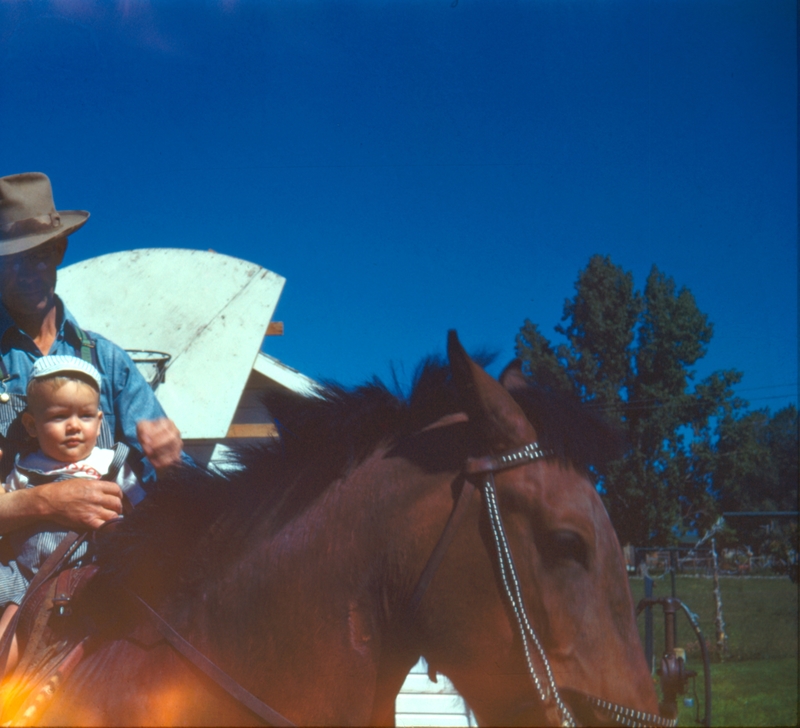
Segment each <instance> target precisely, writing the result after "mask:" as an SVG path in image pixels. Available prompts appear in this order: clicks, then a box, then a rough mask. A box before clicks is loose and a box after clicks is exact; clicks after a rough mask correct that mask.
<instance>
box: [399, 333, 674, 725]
mask: <svg viewBox="0 0 800 728" xmlns="http://www.w3.org/2000/svg"><path fill="white" fill-rule="evenodd" d="M448 353H449V357H450V365H451V371H452V373H453V379H454V381H455V384H456V386H457V390H458V392H459V396H460V398H461V404H462V407H463V410H464V412H465V414H466V418H462V420H463V419H467V420H468V424H466V425H463V424H462V427H468V428H470V429H471V430H472V432H471V434H470V437H469V440H470V442H471V443H473V444H471V445H470V449H471V451H472V452H471V454H472V455H473V458H470V459H469V461H468V465H467V467H466V471H467V472H468V474H467V476H466V477H467V479H468V480H469V481H471V482H473V483H474V484H475V486H476V490H475V491H473V492H472V497H471V500H470V502H469V505H468V507H467V509H466V511H465V513H466V515H465V516H464V518H463V519H462V522H461V524H460V525H459V526H458V528H457V530H456V531H455V533H454V535H453V542H452V544H451V545H450V546H449V548H448V550H447V553H446V554H445V556H444V557H443V558H442V560H441V563H440V565H439V566H438V568H437V572H436V575H435V577H433V578H432V579H431V581H430V584H429V586H428V587H427V589H426V590H425V593H424V596H421V602H420V604H419V609H418V611H416V614H415V616H414V624H413V630H412V631H413V634H415V635H416V645H417V649H418V650H419V652H421V653H422V655H423V656H424V657H425V658H426V659H427V661H428V663H429V665H430V667H431V669H432V670H436V671H438V672H441V673H444V674H445V675H447V676H448V677H450V679H451V680H452V681H453V683H454V684H455V686H456V688H457V689H458V690H459V692H460V693H461V694H462V695H463V696H464V697H465V698H466V700H467V702H468V703H469V705H470V706H471V707H472V709H473V710H474V712H475V714H476V716H477V718H478V721H479V723H481V724H489V725H503V724H518V725H558V724H561V723H563V722H565V721H567V722H569V720H570V719H572V718H574V720H575V721H576V722H577V723H578V724H589V725H591V724H598V723H600V724H609V723H613V722H614V719H613V712H614V709H613V708H612V709H611V710H608V709H603V708H601V707H599V706H598V704H597V702H596V701H597V700H600V701H606V702H607V703H609V704H613V705H615V706H620V707H621V708H624V709H630V710H631V711H633V715H634V716H635V714H636V712H637V711H638V712H639V713H640V714H646V715H640V717H639V718H638V719H636V718H635V717H633V718H631V720H632V721H636V720H638V721H639V724H642V725H645V724H651V723H653V722H657V714H658V702H657V698H656V694H655V690H654V686H653V682H652V679H651V676H650V673H649V670H648V669H647V666H646V664H645V660H644V656H643V654H642V649H641V645H640V642H639V636H638V633H637V629H636V624H635V618H634V611H633V604H632V601H631V595H630V591H629V588H628V583H627V576H626V571H625V567H624V562H623V558H622V553H621V549H620V547H619V543H618V541H617V538H616V536H615V533H614V530H613V528H612V526H611V522H610V520H609V518H608V515H607V514H606V511H605V509H604V507H603V504H602V502H601V500H600V498H599V496H598V493H597V491H596V489H595V487H594V485H593V484H592V482H591V481H590V479H589V477H588V476H587V475H586V473H585V472H583V470H582V469H581V468H579V467H576V466H574V465H573V464H572V463H570V462H569V461H568V460H567V459H564V458H557V457H554V456H552V455H551V454H549V453H547V452H540V451H535V450H532V449H529V450H528V451H527V454H526V453H523V452H522V450H521V449H522V448H524V446H526V445H529V444H531V443H536V442H538V436H537V432H536V430H535V429H534V427H533V425H532V424H531V422H530V421H529V419H528V418H527V417H526V415H525V413H524V411H523V409H522V408H521V407H520V405H518V403H517V401H515V398H514V397H513V396H512V394H510V393H509V391H508V390H507V389H506V387H508V388H509V389H512V390H513V389H514V388H515V387H518V386H521V380H520V379H518V378H515V377H514V376H513V374H512V375H510V376H509V377H507V378H506V379H507V381H505V382H504V383H505V385H506V386H503V384H501V383H499V382H497V381H495V380H494V379H492V378H491V377H490V376H489V375H488V374H486V372H484V371H483V369H481V368H480V367H479V366H478V365H477V364H475V363H474V362H473V361H472V360H471V359H470V358H469V357H468V356H467V355H466V353H465V352H464V350H463V348H462V347H461V345H460V344H459V343H458V340H457V339H456V338H455V336H454V334H451V338H450V341H449V347H448ZM450 421H452V418H451V420H450ZM445 428H446V425H442V429H445ZM474 443H482V444H480V445H477V447H479V448H481V449H482V450H483V452H475V451H474V449H475V447H476V445H475V444H474ZM515 452H516V453H519V454H518V455H517V456H516V458H517V459H516V460H515V461H512V463H511V466H510V467H508V466H507V465H508V463H505V462H503V461H501V460H500V456H502V455H503V454H505V453H515ZM463 482H464V480H463V479H460V478H456V481H455V484H453V483H452V480H448V482H447V483H446V484H445V483H444V482H443V486H442V490H443V496H442V498H441V499H440V500H439V501H438V502H437V503H438V506H437V507H438V509H439V510H438V511H436V512H434V510H433V509H430V510H429V512H428V516H427V520H428V522H429V523H430V524H431V526H430V531H429V532H427V533H426V535H425V536H421V540H422V541H424V543H425V544H426V545H425V547H424V549H427V551H428V552H430V550H431V544H433V543H435V542H436V539H437V538H438V534H439V533H440V532H441V530H442V524H443V523H444V521H445V520H446V518H447V513H448V511H449V510H450V509H451V508H452V506H453V498H454V496H455V497H457V496H458V493H459V492H460V490H461V487H462V483H463ZM467 487H468V488H469V486H467ZM477 491H481V494H480V495H479V494H478V492H477ZM492 492H494V493H496V501H497V505H498V507H499V514H500V521H501V524H500V523H498V522H497V521H496V520H493V519H492V517H491V516H490V515H489V513H490V510H489V509H487V505H491V499H492ZM487 501H489V503H487ZM434 524H438V525H434ZM498 530H499V531H500V533H498ZM503 532H504V534H505V538H506V543H507V546H508V548H509V550H510V553H511V556H512V557H513V564H514V569H513V573H512V570H511V567H509V566H508V565H507V563H506V562H504V561H503V560H502V559H501V558H500V557H498V545H497V544H498V542H499V543H500V550H501V551H502V550H503V549H504V546H503ZM515 580H518V586H516V585H515ZM527 624H529V625H530V629H529V628H528V626H526V625H527ZM537 642H538V646H537ZM537 683H538V684H537ZM590 696H591V697H590ZM562 701H563V703H562ZM629 724H636V723H635V722H631V723H629Z"/></svg>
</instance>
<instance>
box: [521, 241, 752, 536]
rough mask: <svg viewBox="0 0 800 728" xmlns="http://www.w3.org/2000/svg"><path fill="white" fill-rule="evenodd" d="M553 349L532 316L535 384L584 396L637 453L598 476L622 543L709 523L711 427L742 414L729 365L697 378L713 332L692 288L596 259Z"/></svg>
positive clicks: (528, 327)
mask: <svg viewBox="0 0 800 728" xmlns="http://www.w3.org/2000/svg"><path fill="white" fill-rule="evenodd" d="M555 330H556V332H557V333H559V334H561V335H562V336H563V337H565V339H566V343H562V344H559V345H557V346H553V345H552V344H551V343H550V342H549V341H548V340H547V338H546V337H545V336H544V335H543V334H542V333H541V332H540V331H539V329H538V327H536V326H535V325H534V324H532V323H531V322H530V321H525V324H524V325H523V327H522V329H521V330H520V332H519V334H518V336H517V340H516V352H517V356H518V357H519V358H520V360H521V361H522V363H523V371H524V372H525V373H526V375H527V376H528V377H529V378H530V379H531V380H533V381H535V382H537V383H539V384H541V385H543V386H546V387H550V388H553V389H559V390H563V391H567V392H570V393H571V394H573V395H577V396H579V397H580V398H581V399H582V400H583V401H584V402H586V403H588V404H589V405H590V406H593V407H597V408H599V409H601V410H602V411H603V412H604V413H605V414H606V415H607V416H608V417H609V418H610V419H611V420H613V421H615V422H616V423H618V424H619V425H621V426H622V427H623V428H624V430H625V431H626V433H627V435H628V439H629V442H630V445H631V448H630V451H629V452H628V453H627V454H626V456H625V457H624V458H622V459H620V460H616V461H613V462H611V463H610V464H609V465H607V466H605V468H604V471H603V472H600V473H598V475H599V477H600V482H601V488H602V491H603V496H604V499H605V501H606V506H607V507H608V510H609V514H610V515H611V519H612V521H613V523H614V526H615V528H616V529H617V532H618V534H619V536H620V539H621V540H622V542H623V543H625V542H631V543H635V544H645V543H654V544H668V543H671V542H673V541H674V540H675V539H676V538H677V537H678V535H679V534H680V532H681V531H684V530H688V529H693V528H698V529H703V528H706V527H708V526H709V525H710V524H711V523H712V522H713V520H714V519H715V517H716V515H717V512H718V507H717V504H716V500H715V497H714V493H713V478H714V475H715V467H714V461H715V443H714V436H715V432H714V429H715V428H714V426H713V425H714V422H715V420H716V419H718V418H722V417H725V416H729V415H730V414H731V413H733V412H736V411H738V409H740V408H741V407H742V405H743V404H744V403H742V402H741V401H740V400H737V399H736V398H735V397H734V395H733V391H732V386H733V385H734V384H736V383H737V382H738V381H739V380H740V379H741V374H740V373H739V372H736V371H734V370H730V371H720V372H715V373H714V374H712V375H711V376H709V377H707V378H706V379H704V380H703V381H701V382H698V383H696V384H694V379H695V372H694V370H693V368H692V367H693V366H694V365H695V364H696V362H697V361H698V360H699V359H701V358H702V357H703V356H704V355H705V354H706V352H707V349H708V344H709V342H710V341H711V336H712V332H713V328H712V326H711V323H710V322H709V321H708V317H707V316H706V315H705V314H704V313H702V312H701V311H700V310H699V308H698V307H697V304H696V302H695V300H694V297H693V296H692V294H691V292H690V291H689V290H688V289H687V288H680V289H678V288H677V286H676V284H675V282H674V280H673V279H672V278H670V277H668V276H666V275H665V274H663V273H662V272H661V271H659V270H658V268H656V267H655V266H654V267H653V269H652V270H651V272H650V275H649V276H648V278H647V281H646V284H645V288H644V291H643V292H642V293H639V292H637V291H636V290H635V287H634V283H633V276H632V275H631V274H630V273H629V272H626V271H624V270H623V269H622V268H620V267H619V266H617V265H615V264H614V263H613V262H612V260H611V259H610V258H609V257H607V256H606V257H603V256H599V255H596V256H593V257H592V258H591V259H590V260H589V263H588V265H587V267H586V268H585V269H584V270H582V271H581V272H580V273H579V275H578V280H577V282H576V283H575V295H574V297H573V298H572V299H568V300H567V301H566V302H565V304H564V313H563V316H562V325H559V326H557V327H556V329H555Z"/></svg>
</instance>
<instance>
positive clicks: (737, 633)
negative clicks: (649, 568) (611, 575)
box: [631, 576, 798, 726]
mask: <svg viewBox="0 0 800 728" xmlns="http://www.w3.org/2000/svg"><path fill="white" fill-rule="evenodd" d="M712 589H713V584H712V581H711V579H706V578H694V577H681V576H679V577H677V580H676V596H677V597H678V598H679V599H681V600H682V601H683V602H684V603H685V604H686V605H687V606H688V607H689V608H690V609H691V610H692V611H693V612H694V613H695V614H696V615H697V616H698V619H699V623H700V629H701V631H702V633H703V636H704V637H705V640H706V643H707V644H708V647H709V652H710V654H711V657H712V660H713V664H712V665H711V689H712V708H713V710H712V724H713V725H715V726H716V725H720V726H757V725H761V726H777V725H781V726H782V725H798V702H797V701H798V692H797V679H798V675H797V665H798V611H797V605H798V586H797V585H796V584H793V583H792V582H791V581H789V579H788V578H783V579H775V578H740V577H722V578H721V580H720V589H721V593H722V615H723V619H724V621H725V627H726V634H727V636H728V654H727V656H726V657H725V659H724V661H720V660H719V657H718V656H717V655H716V650H715V644H714V642H715V627H714V597H713V591H712ZM631 591H632V593H633V598H634V601H635V602H638V601H639V599H640V598H641V597H642V596H644V584H643V581H642V579H636V578H632V579H631ZM670 595H671V584H670V579H669V576H667V577H666V578H664V579H660V580H657V581H656V582H655V589H654V593H653V596H655V597H662V596H670ZM653 625H654V634H655V654H656V660H657V661H658V659H659V658H660V655H661V653H662V651H663V649H664V617H663V613H662V612H661V609H660V608H656V609H654V614H653ZM639 631H640V634H641V635H642V637H643V636H644V616H643V615H642V616H640V617H639ZM678 646H679V647H683V648H684V649H685V650H686V656H687V665H688V667H689V669H692V670H696V671H697V672H698V677H697V692H698V696H699V699H700V701H701V702H702V700H703V668H702V660H701V655H700V646H699V643H698V640H697V638H696V636H695V634H694V632H693V630H692V628H691V626H690V625H689V622H688V620H687V619H686V618H685V616H684V615H682V614H680V615H679V617H678ZM679 717H680V724H681V725H695V724H696V721H695V708H687V707H681V710H680V716H679Z"/></svg>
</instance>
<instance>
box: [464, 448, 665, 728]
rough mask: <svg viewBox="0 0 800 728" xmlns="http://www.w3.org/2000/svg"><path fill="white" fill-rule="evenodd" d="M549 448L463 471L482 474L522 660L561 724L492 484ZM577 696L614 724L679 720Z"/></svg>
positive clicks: (642, 725)
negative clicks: (537, 665) (541, 669)
mask: <svg viewBox="0 0 800 728" xmlns="http://www.w3.org/2000/svg"><path fill="white" fill-rule="evenodd" d="M552 455H553V453H552V451H549V450H543V449H542V448H540V447H539V444H538V443H536V442H532V443H529V444H527V445H525V446H524V447H521V448H519V449H518V450H514V451H512V452H508V453H505V454H503V455H499V456H497V457H489V458H480V459H476V460H470V461H468V464H467V468H466V472H467V477H468V478H471V479H473V480H474V479H475V476H479V475H482V476H484V477H483V478H482V479H481V482H480V483H479V485H480V487H481V488H482V490H483V494H484V501H485V503H486V509H487V512H488V515H489V522H490V524H491V528H492V536H493V538H494V543H495V548H496V549H497V558H498V564H499V567H500V576H501V579H502V582H503V591H504V593H505V596H506V599H507V600H508V603H509V605H510V606H511V609H512V611H513V613H514V618H515V621H516V625H517V630H518V632H519V635H520V638H521V640H522V648H523V650H524V653H525V662H526V663H527V666H528V673H529V674H530V677H531V680H532V681H533V684H534V686H535V687H536V692H537V693H538V695H539V698H540V699H541V700H542V702H543V703H547V702H548V701H549V700H552V701H553V703H554V704H555V706H556V709H557V710H558V715H559V720H560V723H561V725H562V726H569V727H570V728H571V727H573V726H575V725H576V723H575V718H574V717H573V716H572V713H571V712H570V710H569V708H568V707H567V705H566V704H565V703H564V700H563V699H562V697H561V695H560V693H559V691H558V687H557V686H556V681H555V678H554V677H553V671H552V669H551V667H550V662H549V661H548V659H547V655H546V654H545V651H544V647H543V646H542V643H541V640H540V639H539V637H538V636H537V634H536V631H535V630H534V629H533V627H532V625H531V623H530V621H529V619H528V613H527V610H526V609H525V603H524V601H523V599H522V591H521V589H520V585H519V579H518V578H517V572H516V569H515V568H514V561H513V559H512V557H511V549H510V548H509V545H508V540H507V538H506V534H505V529H504V528H503V521H502V519H501V518H500V509H499V507H498V504H497V492H496V489H495V484H494V472H495V471H497V470H505V469H507V468H513V467H516V466H519V465H524V464H525V463H529V462H533V461H535V460H539V459H542V458H545V457H550V456H552ZM531 646H533V648H534V649H535V651H536V654H537V655H538V656H539V659H540V660H541V663H542V665H543V666H544V673H545V675H544V679H542V678H541V677H540V676H539V674H538V673H537V672H536V668H535V666H534V663H533V659H532V657H531ZM574 692H576V694H578V695H580V697H581V698H582V699H583V700H585V701H586V702H588V703H589V704H590V705H592V706H594V707H595V708H599V709H600V710H603V711H604V712H606V713H607V714H608V715H609V717H610V718H611V719H612V720H613V721H614V722H615V723H617V724H619V725H624V726H630V728H646V727H647V726H654V725H655V726H658V727H659V728H674V727H675V726H676V725H677V724H678V721H677V719H668V718H662V717H661V716H659V715H653V714H652V713H647V712H645V711H640V710H634V709H633V708H626V707H624V706H621V705H618V704H616V703H612V702H610V701H607V700H602V699H600V698H596V697H595V696H593V695H588V694H585V693H577V691H574Z"/></svg>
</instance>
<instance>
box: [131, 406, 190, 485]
mask: <svg viewBox="0 0 800 728" xmlns="http://www.w3.org/2000/svg"><path fill="white" fill-rule="evenodd" d="M136 435H137V437H138V438H139V444H140V445H141V446H142V450H143V452H144V454H145V456H146V457H147V459H148V460H149V461H150V463H151V465H152V466H153V467H154V468H155V469H156V472H158V471H161V470H163V469H164V468H168V467H170V466H171V465H177V464H178V463H179V462H180V461H181V450H183V440H181V433H180V432H179V431H178V428H177V426H176V425H175V423H174V422H173V421H172V420H170V419H169V418H167V417H160V418H159V419H157V420H140V421H139V422H138V423H137V425H136Z"/></svg>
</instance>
